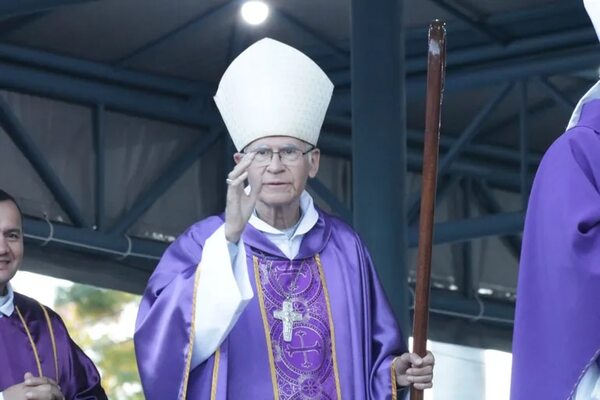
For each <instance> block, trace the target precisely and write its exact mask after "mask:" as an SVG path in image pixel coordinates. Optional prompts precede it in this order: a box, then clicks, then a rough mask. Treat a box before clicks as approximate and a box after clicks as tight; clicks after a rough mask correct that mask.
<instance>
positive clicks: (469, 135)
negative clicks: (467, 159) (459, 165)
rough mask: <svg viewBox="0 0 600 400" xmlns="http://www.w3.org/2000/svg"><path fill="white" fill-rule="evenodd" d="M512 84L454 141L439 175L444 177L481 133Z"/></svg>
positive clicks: (480, 112)
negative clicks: (453, 163) (486, 120)
mask: <svg viewBox="0 0 600 400" xmlns="http://www.w3.org/2000/svg"><path fill="white" fill-rule="evenodd" d="M512 86H513V84H512V83H506V84H504V85H503V86H502V87H501V88H500V89H499V90H498V91H497V92H496V94H495V95H494V96H493V97H491V98H490V100H489V101H488V102H487V103H486V104H485V105H484V106H483V107H482V108H481V110H480V111H479V112H478V113H477V115H476V116H475V118H473V120H472V121H471V123H470V124H469V126H467V128H466V129H465V130H464V131H463V132H462V133H461V134H460V136H459V137H458V139H456V140H455V141H454V144H453V145H452V147H451V148H450V149H449V150H448V151H447V152H446V153H445V154H444V155H443V156H442V159H441V160H440V165H439V168H438V171H439V174H440V175H444V173H445V171H446V170H447V169H448V168H449V167H450V165H451V164H452V162H453V161H454V160H455V159H457V158H458V156H459V155H460V153H461V152H462V151H463V149H464V148H465V146H466V145H468V144H469V143H470V142H471V140H473V138H474V137H475V136H476V135H477V134H478V133H479V131H480V129H481V126H482V125H483V123H484V121H485V119H486V118H487V117H488V116H489V115H490V114H491V112H492V111H493V110H494V109H495V108H496V106H497V105H498V104H499V103H500V102H501V101H502V99H504V97H505V96H506V95H507V94H508V92H509V91H510V89H511V88H512Z"/></svg>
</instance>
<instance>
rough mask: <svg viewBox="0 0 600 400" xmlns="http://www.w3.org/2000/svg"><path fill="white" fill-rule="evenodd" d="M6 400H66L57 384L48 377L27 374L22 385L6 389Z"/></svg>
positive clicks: (4, 392)
mask: <svg viewBox="0 0 600 400" xmlns="http://www.w3.org/2000/svg"><path fill="white" fill-rule="evenodd" d="M2 394H3V395H4V400H65V396H63V394H62V393H61V391H60V387H59V386H58V384H57V383H56V382H54V381H53V380H52V379H50V378H46V377H43V376H42V377H34V376H33V375H32V374H31V373H29V372H27V373H26V374H25V376H24V378H23V382H22V383H18V384H16V385H13V386H11V387H9V388H8V389H5V390H4V391H3V392H2Z"/></svg>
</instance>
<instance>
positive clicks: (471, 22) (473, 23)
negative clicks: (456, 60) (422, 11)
mask: <svg viewBox="0 0 600 400" xmlns="http://www.w3.org/2000/svg"><path fill="white" fill-rule="evenodd" d="M430 1H431V2H432V3H434V4H436V5H437V6H438V7H440V8H441V9H442V10H445V11H447V12H448V13H450V14H451V15H453V16H454V17H456V18H458V19H459V20H461V21H463V22H464V23H465V24H467V25H468V26H470V27H471V28H472V29H474V30H475V31H476V32H479V33H481V34H482V35H483V36H485V37H487V38H488V39H491V40H492V41H493V42H495V43H496V44H499V45H505V44H506V43H507V42H508V40H507V39H506V38H504V37H502V36H501V35H499V34H498V32H497V31H494V30H493V29H491V28H490V27H489V26H486V25H485V24H484V23H482V22H480V21H477V20H475V19H473V18H471V17H469V16H468V15H466V14H465V13H463V12H462V11H461V10H459V9H458V8H457V7H455V6H453V5H452V4H449V3H448V2H447V1H445V0H430Z"/></svg>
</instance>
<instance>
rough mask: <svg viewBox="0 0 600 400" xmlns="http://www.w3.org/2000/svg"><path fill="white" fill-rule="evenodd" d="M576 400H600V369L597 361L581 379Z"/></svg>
mask: <svg viewBox="0 0 600 400" xmlns="http://www.w3.org/2000/svg"><path fill="white" fill-rule="evenodd" d="M575 400H600V370H599V369H598V365H597V364H596V362H593V363H592V365H590V367H589V368H588V370H587V371H586V372H585V374H584V375H583V378H581V380H580V381H579V384H578V385H577V392H576V393H575Z"/></svg>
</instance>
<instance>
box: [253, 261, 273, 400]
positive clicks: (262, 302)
mask: <svg viewBox="0 0 600 400" xmlns="http://www.w3.org/2000/svg"><path fill="white" fill-rule="evenodd" d="M252 261H253V264H254V278H255V279H256V291H257V292H258V301H259V304H260V313H261V315H262V320H263V327H264V328H265V339H266V340H267V352H268V354H269V368H270V370H271V382H272V384H273V399H274V400H279V386H278V385H277V373H276V372H275V358H274V357H273V343H271V334H270V332H269V321H268V320H267V314H266V310H265V298H264V294H263V288H262V283H261V282H260V273H259V270H258V257H256V256H253V257H252Z"/></svg>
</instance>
